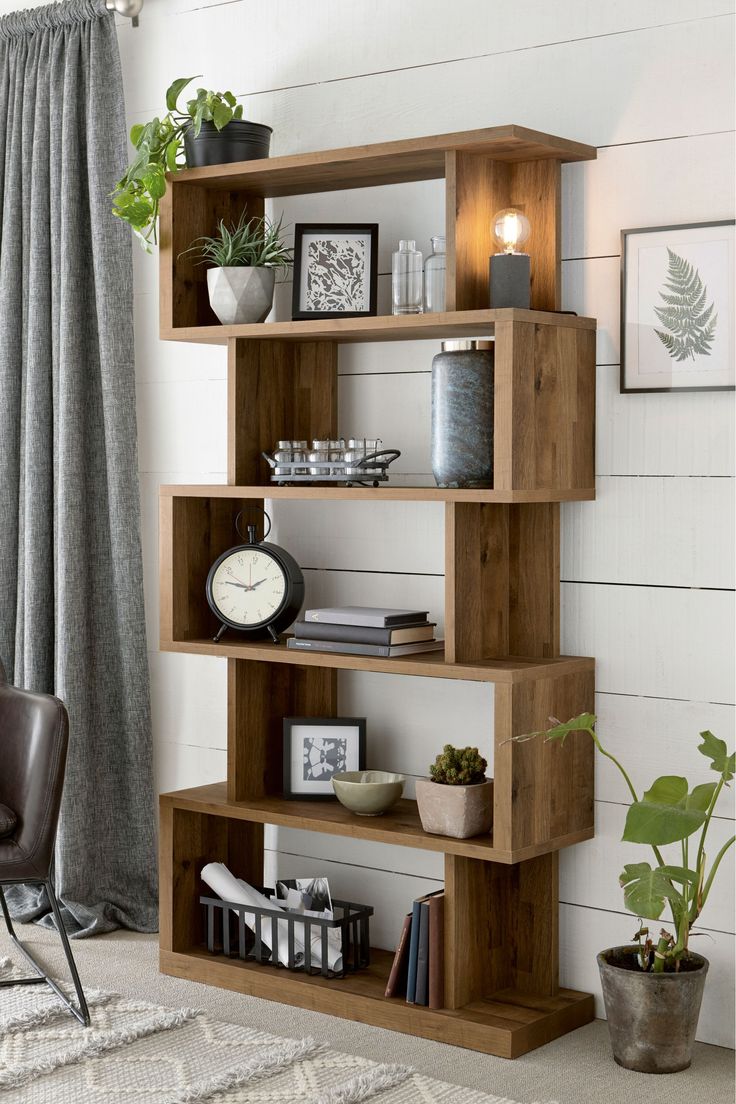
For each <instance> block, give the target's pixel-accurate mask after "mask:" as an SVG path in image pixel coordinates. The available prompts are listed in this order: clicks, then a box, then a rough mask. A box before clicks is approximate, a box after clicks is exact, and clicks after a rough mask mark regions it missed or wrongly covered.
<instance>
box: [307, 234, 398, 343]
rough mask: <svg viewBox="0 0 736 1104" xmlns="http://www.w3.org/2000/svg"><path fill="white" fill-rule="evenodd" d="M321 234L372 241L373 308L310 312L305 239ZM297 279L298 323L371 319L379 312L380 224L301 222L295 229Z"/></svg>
mask: <svg viewBox="0 0 736 1104" xmlns="http://www.w3.org/2000/svg"><path fill="white" fill-rule="evenodd" d="M316 234H319V235H321V236H324V237H328V238H340V237H345V236H346V235H348V234H359V235H361V236H362V237H366V238H369V239H370V243H371V245H370V254H371V255H370V258H369V261H368V286H369V301H370V303H369V309H368V310H363V311H355V310H353V311H351V310H344V311H343V310H306V309H304V307H303V303H302V273H303V268H304V265H305V263H306V256H305V249H304V239H305V238H308V237H311V236H313V235H316ZM293 275H294V280H293V284H292V301H291V317H292V318H293V319H294V321H295V322H300V321H306V320H308V319H310V318H317V319H319V318H371V317H374V316H375V315H376V314H377V313H378V223H377V222H363V223H349V222H297V223H296V225H295V226H294V273H293Z"/></svg>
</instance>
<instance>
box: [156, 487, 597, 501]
mask: <svg viewBox="0 0 736 1104" xmlns="http://www.w3.org/2000/svg"><path fill="white" fill-rule="evenodd" d="M160 494H161V496H162V497H173V498H181V497H184V498H192V497H202V498H232V497H235V498H242V499H253V498H261V499H263V498H273V499H281V500H289V499H291V500H295V501H298V500H305V501H310V500H311V501H321V502H365V503H373V504H375V503H380V502H474V503H485V502H489V503H490V502H558V501H559V502H572V501H574V502H577V501H590V500H592V499H593V498H595V488H592V487H586V488H582V489H578V488H573V489H564V490H550V489H548V488H544V489H540V490H521V491H517V490H475V489H473V488H465V487H456V488H453V487H424V486H420V487H410V486H394V485H393V484H390V483H389V484H386V485H385V486H380V487H341V486H337V487H312V486H308V485H303V486H300V485H297V486H294V487H279V486H277V485H276V484H275V483H268V484H266V485H264V486H240V485H237V486H233V485H230V484H227V483H170V484H162V485H161V487H160Z"/></svg>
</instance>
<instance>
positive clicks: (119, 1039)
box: [0, 1008, 199, 1088]
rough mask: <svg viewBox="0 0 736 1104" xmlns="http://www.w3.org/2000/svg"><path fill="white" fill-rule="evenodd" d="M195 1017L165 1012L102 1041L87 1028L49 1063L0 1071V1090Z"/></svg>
mask: <svg viewBox="0 0 736 1104" xmlns="http://www.w3.org/2000/svg"><path fill="white" fill-rule="evenodd" d="M198 1015H199V1010H198V1009H194V1008H181V1009H178V1010H176V1011H169V1012H165V1013H164V1014H163V1015H156V1016H151V1017H150V1018H149V1019H148V1020H141V1021H139V1022H138V1023H136V1024H133V1025H132V1026H131V1027H129V1028H126V1029H125V1030H124V1031H112V1032H110V1033H108V1034H107V1035H104V1036H102V1037H100V1036H97V1037H95V1034H96V1033H95V1031H94V1028H88V1030H87V1035H86V1038H85V1039H84V1040H83V1041H82V1042H79V1043H76V1044H74V1045H72V1046H70V1047H69V1048H68V1049H67V1050H64V1051H61V1052H59V1053H57V1054H55V1055H54V1056H53V1058H51V1059H46V1060H44V1059H41V1060H39V1061H38V1062H35V1063H34V1064H33V1065H25V1066H20V1067H17V1068H16V1069H14V1070H5V1071H0V1088H17V1087H18V1086H19V1085H24V1084H26V1083H27V1082H28V1081H34V1080H35V1079H36V1078H38V1077H41V1076H43V1074H45V1073H52V1072H53V1071H54V1070H56V1069H60V1068H61V1067H62V1066H68V1065H71V1064H72V1063H74V1062H79V1061H81V1060H82V1059H83V1058H98V1057H99V1056H100V1055H101V1054H104V1053H105V1052H106V1051H108V1050H117V1049H118V1048H119V1047H121V1046H125V1044H126V1043H134V1042H135V1041H136V1039H143V1038H145V1037H146V1036H148V1035H155V1034H157V1033H158V1032H160V1031H169V1030H170V1029H171V1028H175V1027H181V1026H182V1025H183V1024H185V1023H188V1022H189V1021H190V1020H192V1019H194V1018H195V1016H198ZM78 1030H79V1029H78V1028H77V1031H78Z"/></svg>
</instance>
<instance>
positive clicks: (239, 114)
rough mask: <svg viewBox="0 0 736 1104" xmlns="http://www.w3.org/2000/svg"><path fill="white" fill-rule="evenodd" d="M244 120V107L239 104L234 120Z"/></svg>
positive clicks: (234, 112) (234, 113)
mask: <svg viewBox="0 0 736 1104" xmlns="http://www.w3.org/2000/svg"><path fill="white" fill-rule="evenodd" d="M242 118H243V105H242V104H238V106H237V107H236V108H235V110H234V111H233V119H242Z"/></svg>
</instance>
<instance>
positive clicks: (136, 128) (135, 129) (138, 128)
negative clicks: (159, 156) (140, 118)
mask: <svg viewBox="0 0 736 1104" xmlns="http://www.w3.org/2000/svg"><path fill="white" fill-rule="evenodd" d="M145 129H146V127H145V124H144V123H135V124H134V125H133V126H132V127H131V128H130V140H131V142H132V143H133V145H134V146H137V145H138V140H139V138H140V136H141V134H142V133H143V131H144V130H145Z"/></svg>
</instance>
